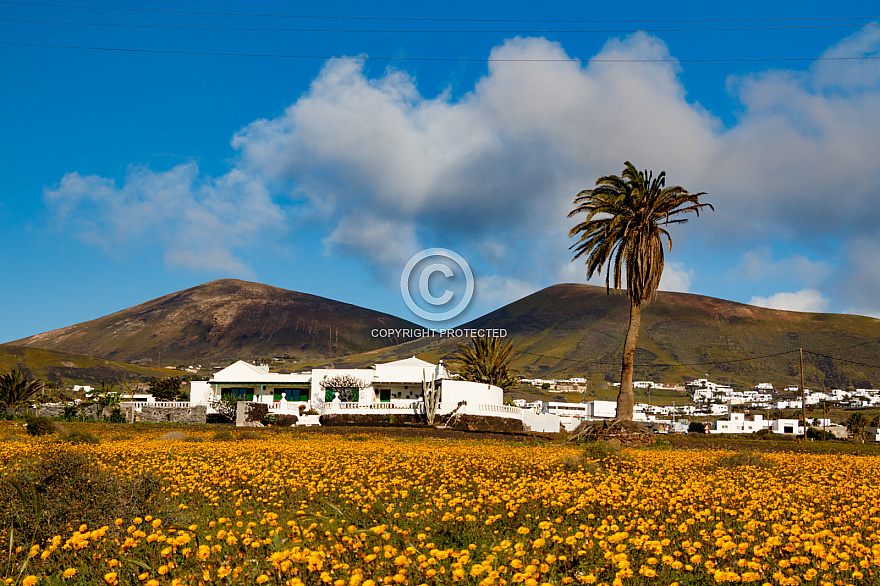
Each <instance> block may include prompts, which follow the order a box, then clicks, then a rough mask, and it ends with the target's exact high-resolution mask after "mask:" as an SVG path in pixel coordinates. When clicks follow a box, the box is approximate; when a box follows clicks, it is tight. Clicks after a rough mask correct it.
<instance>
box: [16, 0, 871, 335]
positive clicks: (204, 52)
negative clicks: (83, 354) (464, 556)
mask: <svg viewBox="0 0 880 586" xmlns="http://www.w3.org/2000/svg"><path fill="white" fill-rule="evenodd" d="M72 2H73V3H72V4H66V5H65V6H66V7H62V6H52V5H50V4H46V3H44V4H42V5H37V4H29V3H28V2H0V29H2V37H0V38H2V41H3V43H2V44H0V52H2V58H0V76H2V80H3V91H2V92H0V129H2V131H0V132H2V136H3V138H4V140H3V141H2V142H0V149H2V157H0V176H2V178H3V181H2V183H0V246H2V251H3V254H2V257H0V269H2V271H3V274H4V275H5V276H6V278H5V279H4V285H3V287H2V289H0V307H3V308H4V311H3V317H2V320H0V340H2V341H8V340H13V339H17V338H20V337H24V336H27V335H30V334H34V333H37V332H41V331H45V330H49V329H53V328H57V327H62V326H65V325H70V324H72V323H76V322H80V321H84V320H88V319H93V318H96V317H99V316H101V315H105V314H107V313H110V312H112V311H116V310H119V309H122V308H125V307H128V306H131V305H134V304H136V303H139V302H143V301H146V300H148V299H151V298H153V297H157V296H160V295H164V294H167V293H170V292H173V291H177V290H180V289H184V288H187V287H191V286H194V285H197V284H200V283H203V282H206V281H209V280H212V279H217V278H223V277H236V278H243V279H248V280H254V281H259V282H263V283H267V284H270V285H275V286H278V287H284V288H287V289H293V290H297V291H303V292H307V293H313V294H317V295H322V296H325V297H329V298H333V299H338V300H342V301H346V302H350V303H355V304H358V305H361V306H365V307H370V308H373V309H378V310H381V311H386V312H389V313H393V314H396V315H399V316H401V317H404V318H407V319H414V316H413V315H412V314H411V313H410V312H409V310H408V309H407V307H406V305H405V304H404V301H403V300H402V298H401V295H400V287H399V279H400V273H401V270H402V268H403V266H404V264H405V263H406V261H407V260H408V259H409V258H410V257H411V256H412V255H413V254H415V253H416V252H418V251H420V250H422V249H426V248H432V247H444V248H448V249H451V250H454V251H456V252H458V253H459V254H461V255H462V256H463V257H464V258H465V259H467V261H468V262H469V263H470V265H471V266H472V268H473V272H474V275H475V278H476V288H475V295H474V301H473V302H472V303H471V305H470V307H469V308H468V310H467V311H465V312H464V313H463V314H461V315H460V316H459V317H458V318H457V319H456V320H455V322H459V323H460V322H463V321H466V320H467V319H471V318H474V317H477V316H478V315H481V314H483V313H485V312H486V311H489V310H491V309H494V308H496V307H499V306H501V305H503V304H505V303H508V302H510V301H513V300H515V299H517V298H519V297H521V296H523V295H525V294H528V293H531V292H533V291H536V290H538V289H540V288H543V287H546V286H548V285H552V284H554V283H559V282H584V281H585V278H584V270H583V266H582V265H577V264H574V265H573V264H571V263H570V262H569V261H570V253H569V251H568V245H569V244H570V242H568V239H567V237H566V236H567V231H568V229H569V228H570V227H571V225H572V220H569V219H567V218H566V217H565V215H566V213H567V211H568V210H569V209H570V207H571V202H572V200H573V198H574V196H575V194H576V193H577V192H578V191H579V190H580V189H585V188H589V187H591V186H592V185H593V182H594V181H595V179H596V178H597V177H599V176H600V175H603V174H607V173H619V172H620V171H621V170H622V169H623V162H624V161H625V160H627V159H629V160H632V161H633V162H634V163H635V164H636V166H637V167H640V168H650V169H654V170H657V171H659V170H661V169H663V170H666V171H667V173H668V176H669V181H670V183H674V184H680V185H682V186H684V187H686V188H687V189H689V190H691V191H705V192H708V195H707V196H705V198H704V199H705V201H708V202H711V203H712V204H714V205H715V210H716V211H715V212H714V213H708V214H706V215H704V216H701V217H700V218H699V219H698V220H695V221H693V222H692V223H689V224H687V225H684V226H678V227H675V228H673V230H672V233H673V249H672V251H671V252H670V253H669V254H668V256H667V268H666V273H665V276H664V283H663V284H662V287H661V288H664V289H667V290H677V291H687V292H691V293H699V294H705V295H711V296H716V297H721V298H725V299H732V300H735V301H740V302H747V303H748V302H752V303H758V304H762V305H767V306H773V307H779V308H784V309H795V310H809V311H828V312H847V313H858V314H862V315H872V316H880V300H878V295H877V291H878V290H880V221H878V220H880V213H878V211H877V202H878V195H880V193H878V192H880V187H878V186H880V158H878V157H877V153H878V152H880V115H878V114H877V113H878V112H880V59H877V57H878V55H880V52H878V51H880V27H878V26H877V24H878V23H880V11H877V9H876V4H874V3H869V2H849V3H845V4H844V3H830V2H812V3H803V2H798V3H795V2H778V3H756V2H742V3H734V4H730V3H727V4H724V5H718V4H717V3H716V4H714V5H710V3H696V2H693V3H674V4H672V3H670V4H664V3H657V2H620V3H614V4H613V5H612V4H611V3H604V4H605V5H603V6H591V5H585V4H584V3H573V2H572V3H541V4H536V3H533V2H508V3H505V4H504V6H503V9H501V8H498V7H496V6H490V5H479V4H478V3H471V2H468V3H465V2H446V3H442V5H440V4H437V5H435V6H430V7H418V6H416V5H412V4H410V3H403V2H385V3H381V4H380V3H373V4H370V5H365V4H363V3H339V2H335V3H328V2H320V3H319V2H298V3H296V4H295V5H293V4H290V3H284V2H269V1H265V2H249V3H243V2H223V1H214V2H195V1H184V2H161V1H154V2H150V3H134V2H117V3H112V4H111V3H100V2H97V1H96V2H87V3H85V2H83V3H80V2H79V1H78V0H72ZM77 5H78V6H89V7H93V8H89V9H86V8H74V7H72V6H77ZM96 6H98V7H99V6H105V7H112V8H126V9H130V10H97V9H94V7H96ZM144 9H147V11H144ZM170 11H177V12H170ZM200 12H211V13H215V14H198V13H200ZM223 12H226V13H249V14H265V15H269V14H273V15H275V16H242V15H238V16H232V15H223V14H216V13H223ZM281 15H284V16H281ZM295 16H311V17H326V18H296V17H295ZM351 17H359V18H351ZM872 17H873V18H872ZM402 19H409V20H402ZM37 21H39V22H37ZM549 21H557V22H549ZM70 23H79V24H70ZM83 23H90V24H83ZM120 25H124V26H120ZM243 29H260V30H243ZM279 29H296V30H279ZM305 29H309V30H305ZM465 31H470V32H465ZM62 47H89V48H62ZM108 49H109V50H108ZM221 54H223V55H221ZM257 54H259V55H274V56H262V57H256V56H247V55H257ZM291 56H300V57H299V58H296V57H291ZM346 57H370V59H366V60H352V59H347V58H346ZM389 57H391V58H394V60H389V59H387V58H389ZM383 58H385V59H383ZM490 58H491V61H490ZM416 321H417V320H416Z"/></svg>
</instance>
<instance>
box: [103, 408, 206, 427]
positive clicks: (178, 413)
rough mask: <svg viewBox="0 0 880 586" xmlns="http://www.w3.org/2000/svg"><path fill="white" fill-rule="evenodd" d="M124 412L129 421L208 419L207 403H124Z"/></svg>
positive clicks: (196, 421)
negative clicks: (178, 404)
mask: <svg viewBox="0 0 880 586" xmlns="http://www.w3.org/2000/svg"><path fill="white" fill-rule="evenodd" d="M120 409H121V410H122V414H123V415H125V420H126V421H127V422H128V423H134V422H135V421H141V422H146V423H188V424H196V425H198V424H203V423H205V421H206V420H207V415H208V413H207V411H208V408H207V407H206V406H205V405H196V406H194V407H151V406H150V405H149V404H148V403H123V404H122V405H120Z"/></svg>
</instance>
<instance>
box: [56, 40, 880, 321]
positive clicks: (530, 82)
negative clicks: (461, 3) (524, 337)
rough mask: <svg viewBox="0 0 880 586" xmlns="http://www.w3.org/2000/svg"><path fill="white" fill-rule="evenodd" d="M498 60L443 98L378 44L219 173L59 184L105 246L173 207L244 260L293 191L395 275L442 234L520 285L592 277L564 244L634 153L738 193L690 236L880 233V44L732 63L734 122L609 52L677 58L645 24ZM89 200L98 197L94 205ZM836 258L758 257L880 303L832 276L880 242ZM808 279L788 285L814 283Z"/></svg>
mask: <svg viewBox="0 0 880 586" xmlns="http://www.w3.org/2000/svg"><path fill="white" fill-rule="evenodd" d="M878 48H880V32H878V30H877V28H876V27H866V28H865V29H863V30H861V31H860V32H858V33H856V34H854V35H852V36H851V37H849V38H848V39H845V40H843V41H841V42H840V43H838V44H837V45H835V46H834V47H832V48H830V49H829V50H828V53H827V55H828V56H874V55H876V54H877V53H878ZM491 56H492V57H493V58H494V59H496V60H493V61H491V62H490V63H489V65H488V73H487V74H486V75H485V76H484V77H483V78H482V79H480V80H479V81H478V82H477V83H476V84H475V85H474V87H473V89H472V91H470V92H468V93H466V94H464V95H463V96H461V97H460V98H456V99H453V98H452V97H451V95H450V93H448V92H444V93H441V94H439V95H436V96H423V95H422V94H421V93H420V91H419V89H418V86H417V80H416V79H415V78H413V77H412V76H411V75H409V74H407V73H406V72H403V71H400V70H395V69H388V70H386V71H385V72H384V74H382V75H380V76H378V77H375V78H371V77H369V76H368V75H366V74H365V72H364V69H363V65H362V63H363V62H362V61H356V60H350V59H332V60H329V61H328V62H327V63H325V65H324V67H323V68H322V70H321V73H320V74H319V76H318V77H317V78H316V79H315V80H314V81H313V83H312V84H311V86H310V89H309V90H308V91H307V92H306V93H304V94H303V95H302V96H301V97H300V98H299V99H297V100H296V101H295V102H294V103H293V104H291V105H290V106H289V107H288V108H287V109H286V110H285V111H284V113H283V114H282V115H280V116H278V117H276V118H273V119H263V120H257V121H255V122H253V123H251V124H250V125H248V126H247V127H245V128H244V129H243V130H241V131H240V132H238V133H237V134H236V135H235V136H234V138H233V139H232V146H233V148H235V149H236V150H237V151H238V156H237V158H236V159H235V160H234V168H233V170H232V171H230V173H229V174H227V175H224V176H223V177H221V178H219V179H212V178H206V177H199V176H198V173H197V170H196V169H195V166H194V165H192V164H191V165H182V166H179V167H175V168H174V169H172V170H170V171H168V172H165V173H157V172H152V171H149V170H142V171H138V170H136V171H134V172H133V173H132V176H130V177H128V178H127V179H126V182H125V184H124V185H123V186H122V187H117V186H116V185H115V184H113V182H112V181H110V180H107V179H104V178H100V177H83V176H80V175H79V174H76V173H74V174H70V175H68V176H65V178H64V179H63V180H62V182H61V184H60V185H59V187H57V188H55V189H52V190H48V191H47V200H48V201H49V202H50V205H52V206H53V208H54V209H56V210H57V211H58V212H59V214H65V213H66V214H67V215H68V217H70V218H71V219H72V220H73V221H75V223H77V224H82V225H83V226H84V229H85V236H86V237H89V238H92V239H93V240H95V241H96V242H104V243H107V242H108V238H107V236H106V234H107V233H108V232H109V233H112V234H115V235H117V236H118V237H120V238H122V239H123V240H127V241H135V240H137V241H140V242H144V241H148V240H149V239H150V238H155V236H154V235H153V234H148V233H145V232H144V229H143V226H144V225H145V224H144V222H142V221H141V220H142V219H146V220H147V221H148V222H155V223H156V224H157V225H160V226H161V225H162V223H163V222H168V223H169V224H170V226H169V227H165V228H162V229H161V230H160V234H159V239H160V241H161V243H162V245H163V246H164V247H165V250H166V255H167V258H168V259H169V262H172V263H184V264H186V265H187V266H195V265H199V264H201V265H202V266H208V267H210V266H227V265H228V266H235V265H236V263H238V265H239V267H238V268H239V269H243V268H244V266H243V265H246V263H245V262H244V261H243V260H241V258H240V251H241V250H244V249H246V248H247V246H248V245H250V244H251V243H252V242H253V241H254V240H255V239H256V237H257V234H258V233H259V232H261V231H265V230H264V228H265V227H266V226H278V225H279V224H280V218H283V217H284V213H283V208H282V207H281V206H280V205H279V204H278V203H277V201H279V198H280V197H285V196H288V195H290V196H292V197H293V198H295V199H298V200H300V201H302V202H304V204H305V205H302V206H299V207H298V208H297V209H298V210H299V211H298V213H300V214H302V215H307V216H308V218H309V221H311V222H313V223H318V224H320V225H321V227H322V228H323V229H324V231H325V233H327V234H329V236H328V237H327V238H325V240H324V243H325V245H326V246H327V249H328V252H330V253H337V254H344V255H353V256H356V257H358V258H361V259H362V260H364V261H365V262H367V263H369V264H370V265H371V266H373V268H375V269H376V270H377V271H379V272H380V273H383V274H384V275H385V276H386V278H387V279H388V281H389V282H393V280H394V278H395V277H396V276H397V275H399V271H400V270H401V266H402V263H403V262H405V261H406V259H407V258H409V256H411V255H412V254H413V253H415V252H417V251H418V250H421V249H423V248H428V247H433V246H443V247H447V248H452V249H455V250H456V251H457V252H459V253H461V254H462V255H464V256H465V257H466V258H467V257H472V258H477V257H479V258H480V259H481V260H482V261H483V263H484V264H485V265H486V269H487V270H488V271H489V272H490V273H493V274H497V275H502V274H503V275H504V277H503V278H504V279H509V280H511V282H512V283H543V284H549V283H550V282H553V281H555V280H557V279H561V280H572V281H576V282H583V279H584V272H583V264H582V263H573V264H570V263H569V260H570V252H568V251H567V250H566V247H567V245H568V243H565V244H563V241H564V240H565V235H566V234H567V232H568V230H569V228H570V227H571V225H572V220H569V219H567V218H566V214H567V212H568V211H569V209H570V207H571V204H572V200H573V198H574V195H575V194H576V193H577V192H578V191H580V190H581V189H584V188H588V187H590V186H592V185H593V183H594V181H595V180H596V178H597V177H599V176H600V175H604V174H608V173H619V172H620V170H621V169H622V168H623V162H624V161H625V160H631V161H633V162H634V163H635V164H636V165H637V166H639V167H640V168H651V169H655V170H661V169H665V170H666V171H668V173H669V181H670V183H675V184H681V185H683V186H685V187H687V188H688V189H691V190H692V191H706V192H708V193H709V195H708V196H706V197H705V198H704V200H705V201H709V202H711V203H713V204H714V205H715V208H716V210H717V211H716V212H715V213H706V214H705V215H704V216H703V217H701V218H700V219H699V220H696V221H695V222H693V223H692V224H688V225H687V226H684V227H683V229H682V230H681V231H678V229H677V228H673V229H672V232H673V237H674V238H675V240H676V245H677V246H679V244H678V242H679V239H680V236H679V235H680V234H687V235H694V236H699V237H700V238H701V241H702V242H705V243H706V245H707V246H713V245H714V246H719V247H734V248H740V247H753V246H754V244H753V243H754V242H755V241H756V240H760V239H767V238H770V237H773V238H784V239H787V240H788V242H789V243H790V244H791V247H792V248H797V246H798V245H804V244H808V245H811V246H812V245H813V244H814V243H815V242H816V240H817V239H819V238H826V239H829V240H835V241H838V242H840V243H842V244H841V245H840V249H841V250H847V249H848V248H849V249H851V248H852V247H851V246H850V244H849V243H854V242H856V241H859V239H862V240H864V241H866V242H868V241H870V242H880V224H878V222H877V221H876V214H872V213H868V212H866V210H873V209H875V207H876V198H877V194H878V192H877V185H878V178H880V159H878V158H877V157H876V153H877V152H880V116H877V114H876V113H877V112H880V60H876V59H871V60H864V61H833V62H823V61H817V62H816V63H814V64H813V65H812V66H810V67H809V68H808V69H807V70H806V71H802V72H793V71H782V70H770V71H765V72H763V73H759V74H754V75H749V76H742V77H734V78H731V79H730V80H729V88H730V91H731V92H733V93H734V96H735V98H736V99H737V100H739V102H740V104H741V111H740V112H739V117H738V119H737V121H736V123H735V124H733V125H732V126H731V127H730V128H724V127H723V126H722V124H721V123H720V122H719V120H718V119H716V118H715V117H714V116H712V115H711V114H710V113H708V112H706V111H705V110H704V109H703V108H702V107H701V106H700V105H699V104H695V103H692V102H690V101H688V96H687V92H686V89H685V87H684V85H683V83H682V81H681V79H680V78H679V77H678V73H679V71H680V69H681V68H680V67H679V65H678V64H677V63H675V62H674V61H664V62H653V63H644V62H630V63H620V62H619V63H602V62H599V59H598V58H614V59H658V58H662V59H670V58H671V56H670V54H669V51H668V48H667V47H666V45H665V44H664V43H663V42H662V41H661V40H659V39H657V38H655V37H652V36H650V35H647V34H644V33H639V34H635V35H632V36H629V37H627V38H624V39H612V40H610V41H608V42H607V43H606V45H605V47H604V48H603V49H602V51H601V52H600V53H599V54H598V55H596V56H595V57H596V58H597V59H594V60H587V61H584V62H577V61H568V62H547V61H545V62H536V61H532V62H522V61H520V62H512V61H504V60H511V59H532V60H540V59H560V58H563V59H564V58H567V53H566V52H565V50H564V49H563V47H562V46H561V45H560V44H558V43H554V42H550V41H547V40H545V39H540V38H515V39H510V40H507V41H506V42H504V43H503V44H502V45H501V46H498V47H496V48H494V49H493V51H492V54H491ZM136 169H140V168H136ZM270 194H272V195H273V196H274V197H275V201H273V200H272V197H270ZM90 206H91V207H90ZM86 209H94V210H96V219H95V220H91V219H90V217H91V216H90V214H88V213H85V210H86ZM233 210H234V211H233ZM242 210H246V213H244V214H242V213H241V212H242ZM240 216H243V217H240ZM194 221H199V222H201V225H202V226H205V228H203V229H199V228H193V227H191V226H190V224H191V223H193V222H194ZM208 226H213V227H215V228H222V229H223V231H225V233H226V234H225V236H224V238H222V239H221V238H219V237H217V236H215V234H217V232H216V231H213V230H211V229H208ZM181 233H182V234H184V235H185V237H184V238H177V235H178V234H181ZM172 235H174V236H172ZM688 238H690V236H686V237H685V238H684V240H685V243H684V245H685V246H686V245H687V239H688ZM750 254H752V253H750ZM834 254H835V253H834V252H833V251H831V252H828V253H827V254H825V256H822V255H819V254H817V255H815V256H814V257H811V258H807V256H805V255H789V257H786V258H783V259H782V260H774V259H773V257H772V255H771V254H769V253H768V254H764V253H762V252H761V251H760V250H759V251H757V252H754V253H753V257H749V255H748V254H747V255H746V258H745V259H744V265H743V267H742V270H743V271H745V272H746V273H747V274H750V275H766V274H771V273H772V274H775V275H781V278H782V279H783V280H785V279H788V282H785V283H781V284H780V289H784V290H796V289H798V288H801V287H806V289H804V291H809V290H815V291H820V290H821V292H822V294H821V295H820V297H821V298H822V299H826V298H831V299H833V301H834V303H835V305H836V306H839V307H847V306H853V307H855V306H856V305H858V306H859V307H862V306H865V307H866V308H867V309H870V310H871V311H880V301H877V300H872V297H871V296H870V295H862V294H861V293H858V292H854V291H850V290H848V289H847V288H844V289H841V290H840V291H834V292H833V293H832V292H831V289H829V287H831V284H830V283H833V282H834V281H835V280H838V281H839V279H837V277H839V275H838V274H837V272H836V271H840V270H844V269H845V270H846V271H848V274H847V278H848V279H849V280H850V281H852V282H857V283H864V284H865V286H868V285H869V284H870V283H873V280H872V279H873V277H872V275H871V273H870V272H869V271H870V270H872V269H871V268H870V267H872V266H873V265H872V264H871V261H870V259H868V258H861V257H859V258H857V257H858V256H859V255H857V254H854V255H850V257H849V258H835V257H834V256H833V255H834ZM762 255H763V256H762ZM875 274H876V273H875ZM832 277H835V278H832ZM752 278H760V277H752ZM695 279H696V277H695V273H693V272H692V270H691V269H687V270H686V269H684V268H683V267H682V266H680V265H676V264H675V263H670V266H669V267H668V268H667V274H666V275H665V276H664V282H663V287H664V288H673V289H677V290H691V289H693V288H696V289H699V288H700V287H699V283H698V282H696V281H695ZM593 282H598V283H599V284H601V283H603V282H604V278H601V277H600V278H598V279H596V278H594V281H593ZM497 289H498V290H499V291H503V290H516V287H515V286H512V285H511V286H501V285H499V287H497ZM523 290H524V289H523ZM802 293H803V291H801V292H799V293H797V294H787V295H800V297H798V298H797V299H806V298H807V297H808V296H807V295H802ZM501 297H503V295H501V296H500V297H499V298H501ZM775 298H776V296H773V297H771V298H767V299H775ZM816 299H818V298H815V297H814V298H813V300H814V302H816V303H818V301H816ZM871 308H873V309H871ZM867 309H866V310H865V311H867Z"/></svg>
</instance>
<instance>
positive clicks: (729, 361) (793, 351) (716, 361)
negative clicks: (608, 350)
mask: <svg viewBox="0 0 880 586" xmlns="http://www.w3.org/2000/svg"><path fill="white" fill-rule="evenodd" d="M797 352H798V351H797V350H787V351H785V352H777V353H775V354H765V355H763V356H750V357H748V358H734V359H731V360H710V361H707V362H674V363H666V364H663V363H645V364H635V365H633V366H636V367H639V368H648V367H655V366H656V367H669V366H708V365H712V364H732V363H735V362H748V361H751V360H763V359H765V358H774V357H776V356H785V355H786V354H796V353H797ZM804 352H806V350H804ZM519 353H520V354H528V355H530V356H540V357H541V358H548V359H550V360H558V361H568V362H577V363H579V364H598V365H616V364H618V362H605V361H600V360H580V359H577V358H561V357H558V356H547V355H546V354H537V353H535V352H527V351H525V350H519Z"/></svg>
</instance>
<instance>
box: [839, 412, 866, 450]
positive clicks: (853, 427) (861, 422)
mask: <svg viewBox="0 0 880 586" xmlns="http://www.w3.org/2000/svg"><path fill="white" fill-rule="evenodd" d="M868 423H869V422H868V418H867V417H865V416H864V415H862V414H861V413H859V412H856V413H853V414H852V415H850V416H849V418H848V419H847V420H846V421H844V422H843V424H844V425H845V426H846V430H847V431H848V432H849V434H850V436H851V437H852V438H853V439H854V440H858V441H860V442H862V443H864V441H865V428H866V427H868Z"/></svg>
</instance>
